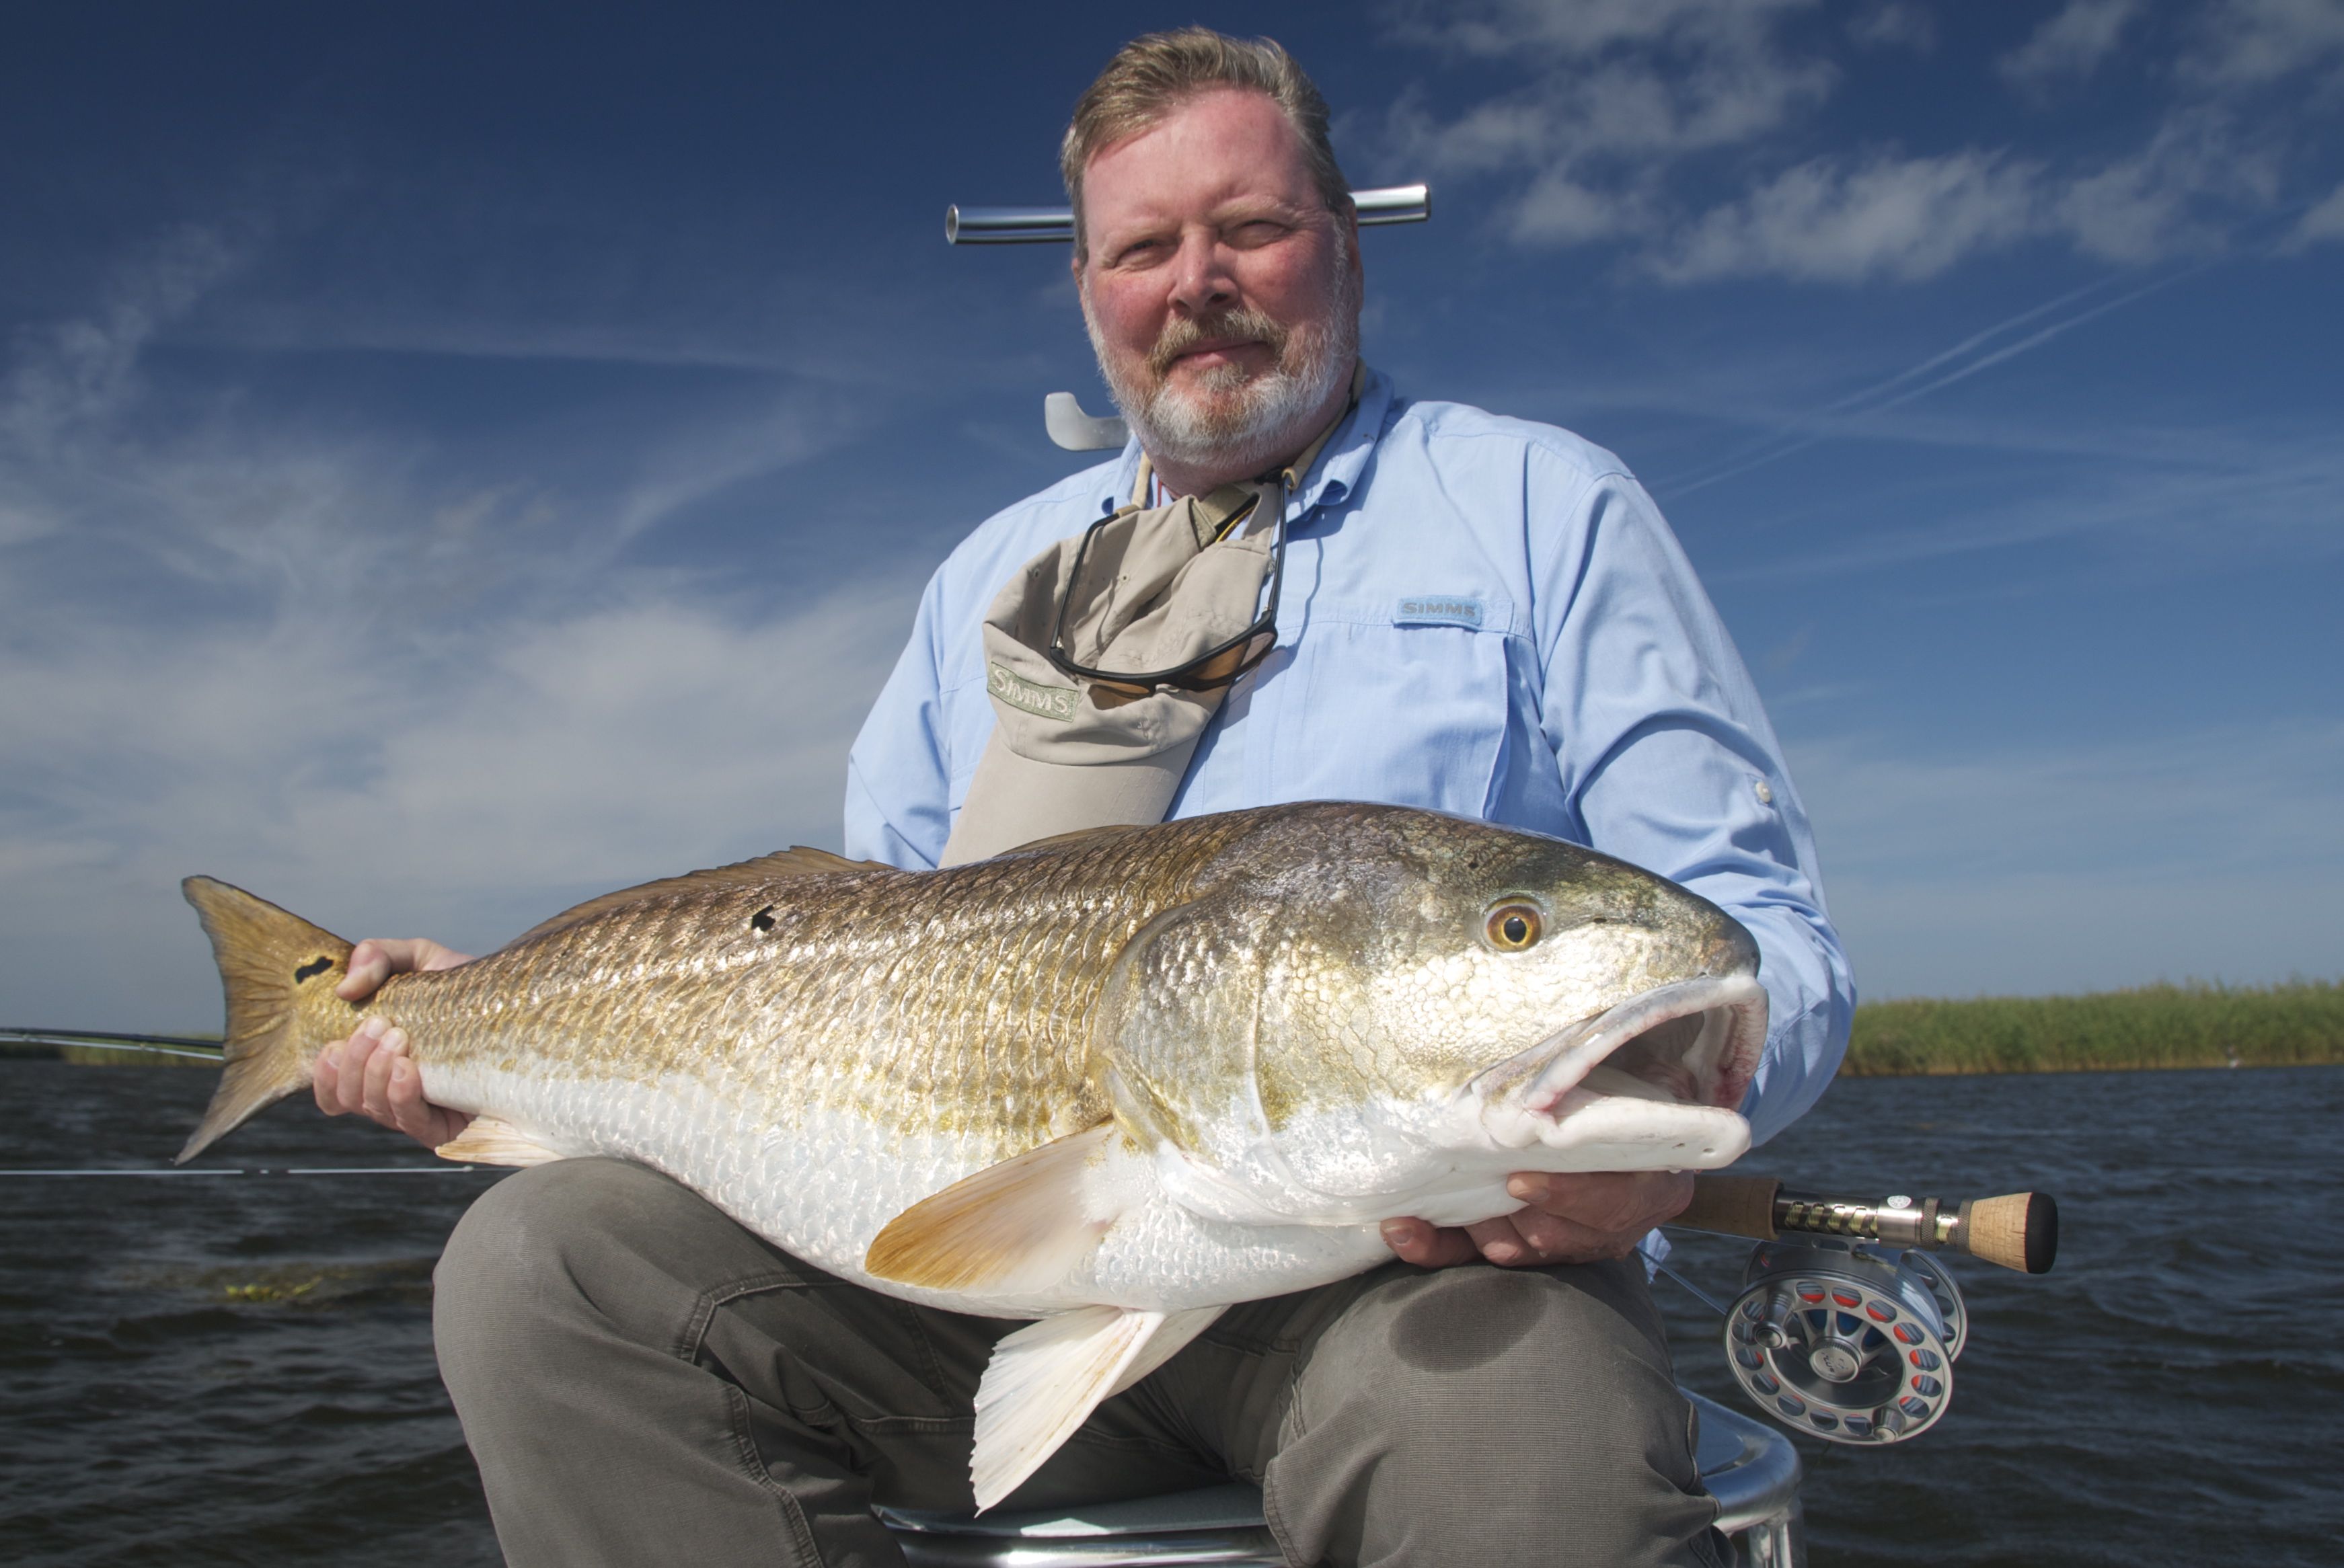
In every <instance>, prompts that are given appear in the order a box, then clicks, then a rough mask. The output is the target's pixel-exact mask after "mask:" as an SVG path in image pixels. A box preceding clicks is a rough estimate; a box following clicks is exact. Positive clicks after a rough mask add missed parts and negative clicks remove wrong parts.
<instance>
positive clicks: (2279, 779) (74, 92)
mask: <svg viewBox="0 0 2344 1568" xmlns="http://www.w3.org/2000/svg"><path fill="white" fill-rule="evenodd" d="M816 9H820V10H821V11H823V13H824V15H822V16H819V17H813V18H810V19H809V18H804V17H801V16H800V15H797V13H798V12H802V11H803V12H808V13H811V12H813V11H814V10H816ZM996 18H998V19H996ZM1190 20H1202V21H1206V22H1209V23H1211V24H1213V25H1218V26H1221V27H1224V28H1227V29H1229V30H1231V31H1240V32H1249V33H1268V34H1270V35H1275V36H1277V37H1278V38H1280V39H1281V40H1282V41H1284V42H1285V43H1286V44H1288V46H1289V47H1291V48H1292V49H1294V50H1295V52H1296V53H1297V54H1298V55H1299V56H1300V57H1301V58H1302V60H1303V61H1304V63H1305V65H1307V66H1308V68H1309V69H1310V70H1311V71H1312V72H1313V74H1314V75H1316V76H1317V78H1318V81H1319V83H1320V85H1321V86H1322V87H1323V88H1324V89H1325V91H1326V93H1327V95H1328V96H1329V99H1330V101H1331V102H1332V103H1333V105H1334V106H1335V107H1336V110H1337V114H1338V121H1337V140H1338V151H1339V155H1340V156H1341V157H1342V158H1343V161H1344V164H1345V166H1346V168H1347V170H1348V172H1349V175H1350V176H1351V177H1352V179H1353V180H1354V181H1355V182H1356V183H1358V184H1359V185H1362V186H1368V185H1380V184H1389V183H1398V182H1401V181H1407V180H1416V179H1425V180H1430V182H1431V183H1432V184H1433V186H1434V187H1435V190H1436V212H1437V216H1436V217H1435V220H1434V221H1433V222H1432V223H1431V224H1430V225H1427V226H1420V227H1413V228H1407V229H1385V230H1380V231H1377V232H1374V233H1372V234H1371V235H1370V236H1368V238H1367V240H1366V243H1365V253H1366V261H1367V266H1368V275H1369V313H1368V319H1367V331H1366V347H1367V353H1368V355H1369V358H1370V359H1371V361H1372V362H1374V363H1375V364H1377V365H1378V366H1379V367H1383V368H1385V369H1387V370H1389V372H1391V373H1392V374H1393V375H1394V376H1395V377H1397V378H1398V380H1399V382H1400V384H1401V386H1402V387H1403V388H1404V389H1405V390H1406V391H1408V392H1409V393H1411V394H1413V395H1416V396H1420V397H1453V398H1459V399H1462V400H1465V401H1469V402H1475V403H1480V404H1481V405H1483V406H1485V407H1492V408H1496V409H1499V410H1500V411H1503V412H1507V413H1512V414H1519V415H1523V416H1527V417H1537V418H1543V419H1549V420H1552V421H1555V422H1557V423H1560V424H1563V425H1566V426H1569V427H1572V428H1574V429H1576V430H1578V431H1580V432H1581V434H1583V435H1586V436H1588V437H1591V438H1592V439H1594V440H1596V441H1598V442H1600V443H1601V444H1603V445H1605V446H1607V447H1611V448H1612V449H1614V450H1616V451H1617V452H1619V453H1620V454H1621V455H1622V457H1624V458H1625V459H1626V460H1627V462H1628V463H1629V464H1630V466H1631V467H1632V468H1633V469H1634V470H1635V471H1636V472H1637V473H1638V474H1639V475H1640V476H1642V477H1643V478H1644V479H1645V481H1646V482H1647V483H1648V484H1649V485H1650V486H1651V487H1652V489H1653V491H1654V492H1655V494H1656V495H1657V496H1658V497H1659V498H1660V499H1661V502H1662V506H1663V508H1664V509H1665V510H1666V512H1667V513H1668V515H1669V517H1670V518H1671V520H1672V523H1673V524H1674V526H1675V528H1677V530H1678V532H1679V534H1680V535H1681V536H1682V538H1683V540H1684V542H1685V545H1686V547H1687V548H1688V550H1689V551H1690V552H1691V554H1692V558H1693V560H1694V562H1695V563H1696V565H1697V566H1698V567H1699V568H1701V570H1702V574H1703V577H1704V579H1705V580H1706V581H1707V583H1708V585H1709V588H1710V590H1711V592H1712V594H1713V597H1714V598H1716V600H1717V602H1718V604H1719V607H1720V608H1721V609H1722V610H1723V614H1724V616H1725V618H1726V620H1727V622H1728V624H1729V625H1730V626H1731V627H1732V628H1733V632H1734V635H1735V637H1736V638H1737V639H1738V641H1739V642H1740V644H1741V646H1742V648H1743V653H1744V656H1745V657H1746V658H1748V660H1749V661H1750V663H1751V665H1752V667H1753V670H1754V671H1755V672H1756V674H1757V677H1758V679H1759V682H1760V685H1761V688H1762V689H1763V691H1764V692H1765V694H1766V697H1767V699H1768V702H1769V706H1770V709H1771V710H1772V712H1773V718H1774V720H1775V723H1776V726H1777V728H1778V729H1780V730H1781V732H1782V734H1783V739H1784V742H1785V745H1786V748H1787V749H1788V752H1789V756H1790V759H1791V763H1792V768H1793V774H1794V776H1795V777H1796V779H1797V780H1798V782H1799V784H1800V787H1801V789H1802V790H1803V793H1804V795H1805V796H1806V799H1807V802H1808V805H1809V808H1810V809H1811V811H1812V814H1813V816H1814V821H1815V825H1816V835H1817V839H1818V840H1819V843H1820V847H1821V850H1822V854H1823V857H1824V870H1825V874H1826V879H1827V889H1828V891H1829V895H1830V898H1831V902H1832V905H1833V909H1834V914H1835V915H1836V917H1837V918H1838V920H1839V922H1840V925H1841V927H1842V929H1843V930H1844V934H1845V936H1846V939H1847V941H1848V945H1849V948H1850V950H1851V952H1852V954H1853V955H1854V960H1855V962H1856V969H1857V975H1858V979H1859V982H1860V984H1861V985H1862V986H1863V988H1864V990H1865V993H1866V994H1867V995H1871V996H1894V995H1912V994H1947V995H1967V994H1975V993H1979V992H2002V991H2054V990H2085V989H2094V988H2102V987H2109V986H2117V985H2127V984H2137V983H2141V982H2145V981H2149V980H2157V979H2159V978H2170V979H2183V978H2187V977H2198V978H2206V979H2214V978H2220V979H2223V980H2231V981H2261V980H2274V979H2281V978H2285V977H2287V976H2288V975H2290V974H2301V975H2306V976H2319V977H2332V976H2334V975H2336V974H2338V973H2339V971H2344V944H2339V931H2340V930H2344V920H2339V917H2338V916H2337V914H2336V912H2335V910H2334V909H2333V908H2332V904H2333V900H2334V892H2333V890H2334V889H2335V888H2336V887H2337V886H2338V885H2339V881H2344V825H2339V809H2338V808H2339V802H2344V697H2339V674H2344V633H2340V632H2339V625H2344V614H2339V609H2338V607H2339V602H2344V499H2339V498H2344V440H2339V432H2344V372H2339V365H2338V361H2339V354H2338V348H2339V344H2344V287H2339V285H2344V136H2339V128H2340V127H2339V121H2344V3H2339V0H2195V3H2187V4H2180V3H2177V4H2167V5H2152V4H2148V3H2147V0H2137V3H2136V0H2076V3H2073V4H2058V3H2051V4H2043V5H1990V6H1988V5H1952V4H1943V5H1925V4H1919V3H1904V4H1882V3H1877V0H1867V3H1864V4H1854V3H1841V4H1826V3H1822V0H1582V3H1579V4H1568V3H1561V0H1555V3H1550V4H1533V3H1531V0H1481V3H1480V4H1448V5H1423V6H1412V5H1364V6H1359V7H1345V6H1339V5H1307V6H1305V5H1258V6H1232V5H1207V6H1201V7H1197V8H1194V9H1190V10H1183V11H1179V12H1162V11H1150V10H1147V9H1146V8H1142V7H1112V6H1100V5H1082V6H1073V5H1069V6H1064V7H1059V8H1056V9H1055V10H1054V9H1053V8H1050V7H1046V6H1041V5H1026V6H1021V7H1018V8H1015V11H1014V12H1005V13H994V14H990V15H978V14H975V13H973V12H972V11H971V10H970V9H969V8H965V7H935V8H933V10H929V11H923V10H920V9H917V8H913V9H909V10H906V9H903V8H899V9H897V10H896V11H893V12H889V13H885V14H874V15H864V14H860V13H855V12H852V11H849V10H845V9H843V8H836V7H823V8H813V7H793V8H786V9H785V8H780V7H767V6H746V5H742V6H732V7H720V8H705V7H692V6H686V5H663V6H661V7H658V8H657V9H656V10H653V9H652V8H649V7H646V8H643V9H642V10H638V11H631V12H630V11H621V10H617V9H611V8H605V9H603V10H601V11H598V12H595V13H593V14H591V15H585V14H581V13H578V12H575V11H573V10H572V9H571V8H543V9H527V8H522V7H519V6H482V5H464V6H450V5H423V4H402V5H375V6H359V5H336V6H316V5H235V6H208V7H182V6H164V5H145V6H136V5H83V6H47V7H35V8H32V9H31V10H29V11H26V12H25V13H24V14H22V15H18V16H17V17H15V19H14V20H13V22H12V25H11V45H10V47H9V49H8V50H7V51H6V54H5V59H0V213H5V215H6V217H5V230H0V232H5V243H0V879H5V895H6V896H5V899H0V955H5V958H0V1022H5V1023H12V1024H45V1025H69V1026H78V1027H85V1028H158V1029H165V1030H174V1029H191V1028H200V1027H209V1026H210V1025H211V1024H212V1023H213V1021H214V1020H216V1019H217V1000H216V996H217V993H216V990H215V989H214V981H213V980H212V978H211V973H210V968H209V963H208V960H207V953H206V950H205V948H204V945H203V942H202V940H201V938H200V935H199V934H198V932H197V927H196V924H195V921H194V919H193V917H192V915H191V914H190V913H189V912H188V911H187V909H186V908H185V907H184V906H183V905H182V904H181V903H180V901H179V898H178V893H177V881H178V879H179V878H180V877H181V876H183V875H185V874H187V873H188V872H192V871H204V872H208V873H211V874H214V875H217V876H221V877H224V878H227V879H229V880H232V881H236V882H237V883H239V884H242V885H245V886H248V887H249V888H251V889H253V890H255V891H258V892H259V893H261V894H262V895H264V896H266V897H268V898H270V899H273V900H277V901H278V902H280V903H283V904H285V905H286V906H288V908H291V909H293V910H297V911H298V912H300V913H302V914H305V915H307V916H308V917H309V918H311V919H313V920H317V921H318V922H319V923H320V924H323V925H326V926H328V927H329V928H332V929H335V930H341V931H343V932H344V933H346V934H349V935H352V936H357V935H363V934H368V933H382V934H400V933H406V932H427V933H431V934H437V935H440V936H441V937H443V938H444V939H446V940H450V941H453V942H456V943H458V944H460V945H470V946H472V947H474V948H475V949H479V948H484V947H487V946H490V945H493V944H494V943H496V942H497V941H499V940H502V939H503V938H504V937H506V936H508V935H510V934H511V933H512V932H514V931H516V930H520V929H521V928H522V927H524V926H526V925H528V924H530V923H531V922H533V921H534V920H537V919H539V918H540V917H541V916H543V915H544V914H546V913H549V912H551V910H554V909H557V908H560V907H561V906H562V905H563V904H564V903H566V902H568V901H570V900H572V899H574V898H576V897H579V896H582V895H584V894H587V893H591V892H594V891H599V890H606V889H609V888H611V887H616V886H621V885H623V884H625V883H627V882H629V881H631V880H638V879H648V878H651V877H654V876H659V875H664V874H669V873H672V872H674V871H677V870H680V869H685V868H688V867H692V866H697V865H705V864H710V863H713V862H717V861H722V860H727V859H737V858H740V857H743V856H745V855H750V854H754V853H758V852H762V851H763V850H765V849H772V848H775V847H778V846H780V845H782V844H785V843H789V842H793V841H794V842H805V843H813V844H819V845H833V846H834V845H835V844H836V843H837V840H838V799H839V787H840V779H841V770H842V767H843V759H844V751H845V747H846V744H847V742H848V740H849V739H851V738H852V735H853V733H854V728H855V726H856V724H857V722H858V721H859V719H860V716H861V712H862V709H863V708H864V705H865V704H866V703H867V702H868V700H869V699H870V697H871V695H872V694H873V692H874V690H875V689H876V687H877V685H878V683H879V681H880V679H881V678H883V677H884V673H885V670H886V668H887V667H888V665H889V664H890V663H891V662H892V660H893V658H894V653H895V650H896V648H897V647H898V646H899V645H900V642H901V639H902V638H903V636H904V631H905V629H906V628H907V627H908V624H909V619H910V615H911V609H912V605H913V601H914V598H915V596H916V594H917V592H918V590H919V587H920V585H921V583H922V581H923V580H924V578H925V576H926V573H927V572H928V570H929V569H930V568H932V567H933V565H934V564H935V560H936V559H937V558H939V557H940V556H941V554H942V553H943V552H944V551H945V549H946V548H948V547H949V546H950V544H951V543H952V541H953V540H954V539H955V538H957V537H958V536H959V535H960V534H962V533H963V532H965V530H966V529H967V528H969V527H971V526H973V525H974V524H975V522H976V521H977V520H978V519H980V518H982V517H984V516H985V514H987V513H988V512H990V511H992V510H994V509H995V508H998V507H1000V506H1002V505H1005V504H1006V503H1007V502H1009V501H1010V500H1013V499H1015V498H1016V497H1018V496H1020V495H1022V494H1024V493H1025V492H1027V491H1029V490H1031V489H1033V488H1036V487H1039V486H1041V485H1043V484H1045V483H1046V482H1048V481H1050V480H1051V479H1053V478H1055V477H1057V476H1059V475H1061V474H1063V473H1065V472H1066V471H1068V470H1069V469H1071V468H1072V467H1076V466H1077V465H1078V463H1079V461H1080V460H1079V459H1076V458H1070V457H1068V456H1067V455H1066V454H1062V453H1059V452H1057V451H1056V450H1055V449H1054V448H1053V447H1050V446H1049V444H1048V443H1047V442H1046V439H1045V438H1044V437H1043V435H1042V432H1041V427H1040V418H1039V414H1040V404H1041V398H1042V396H1043V395H1044V394H1045V393H1046V392H1049V391H1051V390H1055V389H1057V388H1060V387H1071V388H1073V389H1076V390H1077V391H1078V392H1080V393H1081V394H1082V395H1083V397H1084V398H1085V400H1086V403H1088V404H1089V405H1090V406H1091V407H1094V408H1095V409H1096V408H1098V407H1103V405H1104V402H1105V398H1104V396H1103V394H1102V393H1101V392H1100V390H1099V388H1098V383H1097V380H1096V373H1095V372H1094V371H1093V369H1092V367H1091V366H1090V363H1089V356H1088V351H1087V349H1086V346H1085V344H1084V342H1083V339H1082V336H1081V328H1080V322H1079V317H1078V316H1077V314H1076V309H1075V306H1074V301H1073V296H1072V292H1071V289H1070V286H1068V284H1067V282H1066V273H1065V254H1064V252H1062V251H1054V250H1051V249H1047V248H1033V247H1017V248H1008V249H992V250H953V249H949V248H947V247H946V246H945V245H944V243H943V241H942V233H941V230H942V216H943V211H944V207H945V204H946V203H947V202H951V201H961V202H967V203H977V204H983V203H1027V202H1035V203H1038V202H1045V201H1050V200H1054V199H1056V197H1057V196H1058V192H1057V189H1056V176H1055V156H1054V149H1055V146H1056V138H1057V136H1058V133H1059V130H1060V129H1061V127H1062V126H1063V123H1064V118H1065V115H1066V110H1067V108H1068V106H1070V105H1071V103H1072V100H1073V98H1074V96H1075V95H1076V93H1077V92H1078V91H1079V90H1080V89H1081V87H1082V85H1084V84H1085V83H1086V81H1087V80H1088V79H1089V76H1090V75H1091V74H1092V73H1093V72H1094V71H1095V70H1096V67H1097V66H1098V65H1099V64H1100V63H1101V62H1102V61H1103V60H1104V59H1105V57H1106V55H1108V54H1109V53H1110V52H1111V51H1112V50H1113V49H1114V47H1115V46H1116V45H1117V44H1119V43H1120V42H1122V41H1123V40H1124V39H1125V38H1127V37H1128V36H1129V35H1132V34H1134V33H1137V32H1139V31H1143V30H1145V29H1147V28H1148V27H1151V26H1161V25H1177V24H1179V23H1183V22H1187V21H1190Z"/></svg>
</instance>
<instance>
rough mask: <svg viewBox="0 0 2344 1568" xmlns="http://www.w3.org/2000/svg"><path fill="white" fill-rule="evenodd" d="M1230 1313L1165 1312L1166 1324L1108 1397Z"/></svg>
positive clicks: (1218, 1310)
mask: <svg viewBox="0 0 2344 1568" xmlns="http://www.w3.org/2000/svg"><path fill="white" fill-rule="evenodd" d="M1223 1312H1228V1308H1227V1307H1190V1308H1189V1309H1188V1310H1187V1311H1186V1312H1167V1313H1165V1314H1164V1322H1162V1323H1161V1324H1159V1325H1158V1326H1157V1330H1156V1332H1154V1333H1152V1334H1150V1335H1148V1336H1147V1343H1146V1344H1145V1345H1142V1346H1141V1347H1140V1351H1139V1353H1138V1354H1137V1355H1136V1356H1134V1357H1132V1359H1131V1362H1130V1364H1129V1365H1127V1366H1126V1367H1125V1368H1124V1369H1123V1372H1122V1375H1120V1376H1119V1377H1117V1378H1116V1380H1115V1386H1114V1387H1113V1388H1111V1389H1109V1390H1107V1391H1106V1396H1107V1398H1109V1399H1113V1398H1114V1397H1115V1396H1116V1395H1117V1394H1119V1393H1121V1392H1123V1391H1124V1390H1125V1389H1127V1388H1129V1387H1130V1386H1131V1385H1132V1384H1134V1383H1136V1382H1138V1381H1139V1380H1140V1379H1141V1378H1144V1377H1146V1376H1147V1374H1148V1373H1149V1372H1154V1371H1155V1370H1156V1369H1157V1367H1160V1366H1162V1365H1163V1364H1164V1363H1165V1362H1168V1361H1170V1360H1171V1359H1172V1358H1173V1357H1174V1356H1177V1355H1178V1354H1179V1353H1180V1352H1181V1351H1182V1350H1183V1349H1185V1348H1187V1343H1188V1342H1189V1341H1190V1340H1193V1339H1195V1338H1196V1337H1197V1335H1198V1334H1201V1333H1203V1332H1205V1331H1206V1330H1207V1329H1209V1328H1211V1327H1212V1326H1213V1321H1214V1320H1215V1319H1216V1318H1218V1317H1219V1316H1220V1315H1221V1314H1222V1313H1223Z"/></svg>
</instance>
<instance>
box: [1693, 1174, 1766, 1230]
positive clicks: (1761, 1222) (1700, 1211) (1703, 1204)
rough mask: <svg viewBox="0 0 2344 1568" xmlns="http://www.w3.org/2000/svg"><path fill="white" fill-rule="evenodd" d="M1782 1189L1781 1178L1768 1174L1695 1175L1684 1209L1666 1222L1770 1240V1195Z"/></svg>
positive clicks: (1695, 1228) (1696, 1228) (1694, 1228)
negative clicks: (1690, 1195) (1778, 1179)
mask: <svg viewBox="0 0 2344 1568" xmlns="http://www.w3.org/2000/svg"><path fill="white" fill-rule="evenodd" d="M1782 1190H1783V1184H1782V1182H1780V1181H1776V1180H1775V1179H1774V1178H1773V1177H1772V1176H1695V1177H1694V1178H1693V1179H1692V1202H1691V1203H1688V1204H1686V1205H1685V1209H1684V1212H1682V1213H1681V1214H1679V1215H1678V1216H1677V1217H1676V1218H1675V1219H1673V1220H1671V1221H1666V1222H1667V1223H1668V1224H1671V1225H1681V1226H1682V1227H1683V1228H1684V1229H1686V1230H1688V1231H1715V1232H1717V1233H1718V1234H1719V1235H1721V1236H1747V1237H1749V1238H1750V1239H1751V1240H1753V1241H1773V1239H1774V1195H1775V1194H1776V1193H1777V1192H1780V1191H1782Z"/></svg>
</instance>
